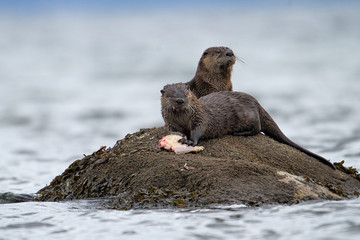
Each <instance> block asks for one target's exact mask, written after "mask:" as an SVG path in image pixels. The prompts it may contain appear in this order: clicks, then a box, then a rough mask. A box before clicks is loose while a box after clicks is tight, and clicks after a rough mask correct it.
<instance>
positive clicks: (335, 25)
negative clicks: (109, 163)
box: [0, 6, 360, 239]
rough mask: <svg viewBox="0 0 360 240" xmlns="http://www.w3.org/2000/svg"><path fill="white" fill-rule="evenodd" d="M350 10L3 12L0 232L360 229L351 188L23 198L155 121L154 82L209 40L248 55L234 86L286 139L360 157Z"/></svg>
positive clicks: (188, 64)
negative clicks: (272, 195) (226, 197)
mask: <svg viewBox="0 0 360 240" xmlns="http://www.w3.org/2000/svg"><path fill="white" fill-rule="evenodd" d="M295 10H296V11H295ZM358 10H359V8H354V7H352V8H351V7H346V6H343V7H341V8H336V9H332V8H326V9H323V8H315V9H311V10H310V9H307V8H304V9H294V8H291V7H288V8H282V9H272V10H263V9H234V10H233V11H231V10H228V11H226V12H223V11H213V12H208V13H206V12H195V11H194V12H166V11H165V12H158V13H134V14H133V13H125V12H119V13H117V14H116V13H111V14H100V13H99V14H93V15H91V14H90V15H89V14H74V13H64V12H60V13H55V14H43V15H41V14H40V15H37V16H28V15H24V16H13V15H10V14H5V13H2V14H1V15H0V32H1V33H2V34H1V35H2V37H1V38H0V52H1V54H0V66H1V68H0V83H1V88H0V145H1V146H2V151H1V153H2V154H1V160H0V196H1V197H0V199H1V202H3V203H4V202H6V204H0V233H1V234H0V239H38V238H41V237H46V238H51V239H99V238H100V237H104V236H106V239H119V238H120V239H144V238H147V239H241V238H245V239H310V238H311V239H358V237H359V236H360V217H359V211H360V200H359V199H354V200H347V201H338V202H311V203H304V204H300V205H296V206H264V207H261V208H255V209H254V208H246V207H244V206H218V207H216V208H212V209H185V210H173V209H170V210H135V211H126V212H124V211H113V210H106V209H103V208H102V207H101V202H99V201H96V200H91V201H73V202H62V203H42V202H41V203H39V202H21V201H23V200H26V199H28V197H29V194H30V196H31V194H33V193H35V192H36V191H37V190H39V189H40V188H41V187H43V186H45V185H46V184H48V183H49V182H50V181H51V180H52V179H53V178H54V177H55V176H57V175H58V174H60V173H62V171H63V170H64V169H65V168H66V167H67V166H68V165H69V164H71V163H72V162H73V161H74V160H75V159H78V158H81V157H82V154H90V153H92V152H93V151H95V150H97V149H98V148H99V147H100V146H103V145H106V146H112V145H114V144H115V142H116V141H117V140H118V139H121V138H123V137H124V136H125V135H126V134H127V133H131V132H134V131H137V130H138V129H140V128H145V127H153V126H161V125H162V124H163V121H162V119H161V114H160V101H159V98H160V92H159V91H160V89H161V88H162V86H163V85H165V84H166V83H172V82H181V81H182V82H185V81H188V80H190V79H191V78H192V76H193V75H194V73H195V69H196V65H197V62H198V60H199V58H200V56H201V54H202V52H203V50H204V49H206V48H207V47H210V46H217V45H224V46H229V47H230V48H232V49H233V50H234V52H235V53H236V54H237V55H238V56H239V57H240V58H241V59H242V60H243V61H244V62H245V64H242V63H240V62H237V63H236V64H235V67H234V73H233V83H234V89H235V90H239V91H245V92H248V93H250V94H252V95H254V96H255V97H256V98H257V99H258V100H259V101H260V102H261V103H262V105H263V106H264V107H265V108H266V109H267V110H268V111H269V112H270V114H271V115H272V116H273V117H274V119H275V120H276V121H277V123H278V124H279V126H280V127H281V128H282V130H283V131H284V132H285V133H286V134H287V135H288V136H289V137H290V138H291V139H293V140H294V141H295V142H298V143H299V144H301V145H303V146H305V147H306V148H309V149H310V150H312V151H314V152H317V153H319V154H321V155H323V156H325V157H326V158H329V159H330V160H331V161H341V160H345V162H346V165H348V166H354V167H357V168H360V162H359V158H360V126H359V119H360V109H359V106H360V98H359V94H360V86H359V80H360V79H359V78H360V63H359V56H360V46H359V42H360V28H359V26H360V14H358V12H359V11H358ZM5 193H7V194H5ZM19 201H20V203H19Z"/></svg>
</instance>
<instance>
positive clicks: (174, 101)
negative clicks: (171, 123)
mask: <svg viewBox="0 0 360 240" xmlns="http://www.w3.org/2000/svg"><path fill="white" fill-rule="evenodd" d="M160 92H161V107H162V108H163V109H164V110H167V111H169V112H172V113H185V112H189V111H190V112H192V107H191V104H192V102H193V101H194V100H195V101H196V100H197V99H196V97H195V95H194V94H193V93H192V92H191V90H190V88H189V86H188V85H186V84H185V83H175V84H168V85H166V86H165V87H164V88H163V89H162V90H161V91H160Z"/></svg>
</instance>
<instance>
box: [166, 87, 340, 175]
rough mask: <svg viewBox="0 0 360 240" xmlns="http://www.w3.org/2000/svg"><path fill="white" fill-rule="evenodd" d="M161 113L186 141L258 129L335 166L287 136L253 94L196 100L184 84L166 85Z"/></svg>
mask: <svg viewBox="0 0 360 240" xmlns="http://www.w3.org/2000/svg"><path fill="white" fill-rule="evenodd" d="M161 93H162V97H161V106H162V109H161V111H162V116H163V118H164V120H165V123H166V125H167V126H168V127H169V128H170V129H171V130H172V131H176V132H181V133H183V134H185V135H186V137H187V139H188V141H187V143H189V144H194V145H196V144H197V143H198V141H199V139H200V138H215V137H219V136H222V135H226V134H235V135H239V136H251V135H255V134H258V133H260V132H263V133H265V134H266V135H268V136H270V137H271V138H273V139H275V140H277V141H279V142H281V143H284V144H287V145H290V146H292V147H294V148H296V149H298V150H300V151H302V152H304V153H306V154H308V155H310V156H312V157H314V158H316V159H318V160H319V161H320V162H322V163H324V164H326V165H329V166H330V167H332V168H333V169H335V167H334V166H333V165H332V163H331V162H329V161H328V160H326V159H325V158H323V157H321V156H319V155H317V154H315V153H312V152H310V151H309V150H307V149H305V148H303V147H301V146H299V145H297V144H296V143H294V142H292V141H291V140H290V139H288V138H287V137H286V136H285V135H284V134H283V133H282V132H281V130H280V128H279V127H278V126H277V124H276V123H275V121H274V120H273V119H272V118H271V116H270V115H269V114H268V113H267V112H266V111H265V109H264V108H263V107H262V106H261V105H260V104H259V102H258V101H257V100H256V99H255V98H254V97H252V96H250V95H249V94H246V93H242V92H227V91H224V92H215V93H211V94H209V95H206V96H204V97H201V98H199V99H197V98H196V96H195V95H194V94H193V93H192V91H190V88H189V86H187V85H186V84H184V83H177V84H168V85H166V86H165V87H164V89H163V90H162V91H161Z"/></svg>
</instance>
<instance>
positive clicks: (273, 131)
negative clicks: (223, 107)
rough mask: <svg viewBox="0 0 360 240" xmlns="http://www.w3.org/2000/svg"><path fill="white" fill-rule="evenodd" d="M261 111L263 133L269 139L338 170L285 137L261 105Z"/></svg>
mask: <svg viewBox="0 0 360 240" xmlns="http://www.w3.org/2000/svg"><path fill="white" fill-rule="evenodd" d="M259 109H260V111H261V112H260V115H261V131H262V132H263V133H265V134H266V135H268V136H269V137H271V138H273V139H275V140H276V141H278V142H281V143H284V144H287V145H290V146H292V147H294V148H296V149H298V150H300V151H301V152H303V153H306V154H307V155H309V156H312V157H314V158H316V159H317V160H319V161H320V162H322V163H324V164H326V165H328V166H330V167H331V168H333V169H336V168H335V166H334V165H333V164H332V163H331V162H330V161H328V160H326V159H325V158H323V157H321V156H319V155H317V154H315V153H313V152H310V151H309V150H307V149H305V148H303V147H301V146H299V145H297V144H296V143H294V142H293V141H291V140H290V139H289V138H287V137H286V136H285V134H284V133H283V132H282V131H281V130H280V128H279V127H278V125H277V124H276V123H275V121H274V120H273V119H272V117H271V116H270V115H269V114H268V113H267V112H266V111H265V109H264V108H262V107H261V106H260V105H259Z"/></svg>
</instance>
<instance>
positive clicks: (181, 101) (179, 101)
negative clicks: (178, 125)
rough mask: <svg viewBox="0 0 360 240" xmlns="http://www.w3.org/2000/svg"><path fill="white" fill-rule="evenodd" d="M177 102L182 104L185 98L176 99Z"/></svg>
mask: <svg viewBox="0 0 360 240" xmlns="http://www.w3.org/2000/svg"><path fill="white" fill-rule="evenodd" d="M176 103H177V104H182V103H184V100H182V99H176Z"/></svg>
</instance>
